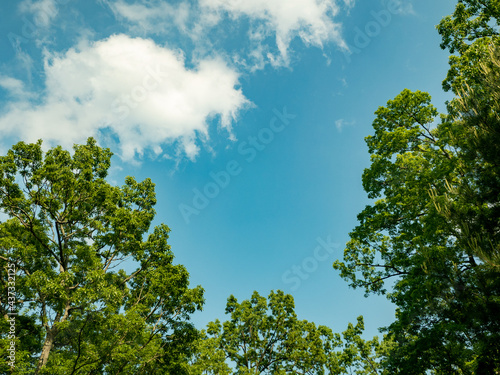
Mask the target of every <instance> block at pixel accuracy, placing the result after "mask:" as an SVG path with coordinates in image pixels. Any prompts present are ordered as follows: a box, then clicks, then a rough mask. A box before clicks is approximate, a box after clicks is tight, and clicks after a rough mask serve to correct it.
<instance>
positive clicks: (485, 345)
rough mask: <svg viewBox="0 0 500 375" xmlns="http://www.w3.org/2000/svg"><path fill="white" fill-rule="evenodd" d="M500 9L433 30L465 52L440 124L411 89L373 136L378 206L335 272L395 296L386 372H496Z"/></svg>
mask: <svg viewBox="0 0 500 375" xmlns="http://www.w3.org/2000/svg"><path fill="white" fill-rule="evenodd" d="M499 4H500V2H498V1H474V0H468V1H466V0H464V1H459V3H458V5H457V8H456V10H455V13H454V14H453V15H452V16H450V17H446V18H445V19H444V20H443V21H442V22H441V23H440V25H439V26H438V30H439V32H440V33H441V35H442V36H443V44H442V46H443V47H447V48H450V51H451V52H452V53H453V52H456V53H458V55H457V56H452V57H451V58H450V71H449V74H448V77H447V79H446V80H445V82H444V87H445V88H446V89H451V90H452V91H453V92H454V93H455V94H456V95H457V98H456V99H454V100H453V101H451V102H450V103H448V114H447V115H441V121H440V122H438V121H436V120H437V117H438V113H437V110H436V109H435V108H434V107H433V106H432V104H431V98H430V96H429V95H428V94H427V93H423V92H420V91H417V92H411V91H409V90H404V91H403V92H401V93H400V94H399V95H398V96H397V97H396V98H395V99H394V100H390V101H388V103H387V106H386V107H381V108H379V109H378V110H377V111H376V112H375V114H376V119H375V121H374V123H373V126H374V129H375V134H374V135H372V136H369V137H367V138H366V141H367V144H368V148H369V152H370V154H371V166H370V167H369V168H368V169H366V170H365V172H364V174H363V186H364V188H365V190H366V191H367V192H368V196H369V198H372V199H375V201H374V203H373V204H371V205H369V206H367V207H366V208H365V209H364V210H363V211H362V212H361V213H360V214H359V216H358V219H359V225H358V226H357V227H356V228H355V229H354V230H353V232H352V233H351V234H350V237H351V239H350V241H349V242H348V244H347V246H346V249H345V252H344V259H343V261H336V262H335V263H334V268H336V269H338V270H340V273H341V276H342V277H344V278H345V279H347V280H349V281H350V285H351V286H352V287H355V288H357V287H361V288H364V289H365V292H366V293H381V294H385V293H387V291H388V290H390V293H388V298H390V299H391V301H393V302H394V303H395V304H396V306H397V313H396V320H395V322H394V323H393V324H391V325H390V326H389V327H387V328H386V331H387V336H386V340H387V341H386V342H387V343H388V346H387V347H388V348H389V347H390V350H388V351H387V352H386V353H385V354H384V357H385V358H384V360H383V365H384V368H385V370H386V371H388V372H389V373H391V374H423V373H427V372H429V371H430V372H432V373H436V374H494V373H500V346H499V345H498V342H500V321H499V319H498V317H499V316H500V277H499V276H500V268H499V259H500V256H499V254H500V248H499V235H500V223H499V213H500V211H499V210H500V176H499V168H500V163H499V162H500V152H499V151H500V150H499V144H500V143H499V141H500V127H499V125H500V124H499V115H498V114H499V110H500V107H499V101H498V98H499V94H498V88H499V87H500V85H499V83H500V80H499V77H500V69H499V68H500V62H499V61H500V60H499V59H498V57H499V53H498V51H499V49H498V38H497V33H498V32H497V31H498V20H499V15H500V7H499ZM388 279H390V280H393V284H391V287H390V288H389V287H388V286H387V282H386V280H388ZM389 343H391V344H390V345H389Z"/></svg>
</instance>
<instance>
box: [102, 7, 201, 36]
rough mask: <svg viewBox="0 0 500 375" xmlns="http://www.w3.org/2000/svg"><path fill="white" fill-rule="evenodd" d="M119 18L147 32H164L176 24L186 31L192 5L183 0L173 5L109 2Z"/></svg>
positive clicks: (138, 29)
mask: <svg viewBox="0 0 500 375" xmlns="http://www.w3.org/2000/svg"><path fill="white" fill-rule="evenodd" d="M108 5H109V7H110V8H111V10H112V11H113V13H114V14H115V16H116V17H117V18H121V19H123V20H125V21H127V22H129V23H131V24H132V25H134V26H135V27H136V28H137V29H136V30H135V31H142V32H146V33H162V32H165V31H168V28H170V27H172V26H176V27H177V28H178V29H179V30H180V31H184V32H186V31H187V29H186V27H187V26H186V23H187V21H188V19H189V17H190V14H191V12H190V6H189V4H188V3H185V2H181V3H179V4H177V5H172V4H169V3H167V2H163V1H160V2H156V3H154V4H153V3H151V2H148V3H138V2H135V3H133V4H129V3H127V2H126V1H124V0H116V1H114V2H109V3H108Z"/></svg>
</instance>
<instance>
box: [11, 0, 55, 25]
mask: <svg viewBox="0 0 500 375" xmlns="http://www.w3.org/2000/svg"><path fill="white" fill-rule="evenodd" d="M19 10H20V11H21V12H23V13H30V14H33V23H34V25H35V27H48V26H49V25H50V24H51V22H52V21H53V20H54V18H55V17H56V16H57V13H58V10H57V5H56V0H38V1H37V0H24V1H22V2H21V3H20V4H19Z"/></svg>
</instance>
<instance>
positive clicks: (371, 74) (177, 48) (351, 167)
mask: <svg viewBox="0 0 500 375" xmlns="http://www.w3.org/2000/svg"><path fill="white" fill-rule="evenodd" d="M454 5H455V1H451V0H441V1H431V0H420V1H418V2H417V1H410V0H344V1H340V0H337V1H335V0H265V1H264V0H251V1H243V0H197V1H195V0H193V1H185V0H184V1H182V0H181V1H160V0H150V1H146V0H135V1H132V0H94V1H83V0H23V1H16V2H2V4H1V5H0V36H1V38H0V51H1V54H0V134H1V137H0V151H1V152H2V153H4V152H5V151H6V150H7V149H8V148H9V147H10V146H11V145H12V144H13V143H15V142H17V141H19V140H25V141H35V140H37V139H39V138H42V139H43V140H44V142H45V147H49V146H51V145H55V144H61V145H63V146H64V147H67V148H70V147H71V146H72V144H74V143H83V142H85V140H86V138H87V137H89V136H93V137H95V138H96V139H98V141H99V143H100V144H101V145H102V146H106V147H110V148H111V149H112V151H113V152H114V153H115V156H114V157H113V167H112V169H111V171H110V176H109V179H110V181H112V182H114V183H117V184H121V183H122V182H123V179H124V177H125V176H126V175H132V176H135V177H136V178H137V179H141V180H142V179H144V178H147V177H150V178H152V179H153V181H154V182H155V183H156V189H157V195H158V204H157V207H156V209H157V218H156V221H155V223H160V222H164V223H166V224H167V225H169V227H170V228H171V229H172V232H171V238H170V244H171V245H172V249H173V251H174V254H175V255H176V261H177V262H179V263H181V264H184V265H185V266H186V267H187V269H188V271H189V272H190V274H191V282H192V284H194V285H198V284H201V285H202V286H203V287H204V288H205V290H206V292H205V296H206V305H205V308H204V311H203V312H201V313H197V314H196V315H195V316H194V321H195V322H196V324H197V325H198V327H199V328H202V327H203V326H204V325H205V324H206V323H207V322H208V321H211V320H214V319H215V318H221V319H223V318H224V307H225V301H226V299H227V297H228V296H229V295H230V294H234V295H235V296H236V297H237V298H238V299H240V300H242V299H246V298H249V297H250V295H251V293H252V291H254V290H257V291H259V292H260V293H261V294H263V295H267V294H268V293H269V291H270V290H272V289H274V290H276V289H282V290H284V291H285V292H287V293H291V294H292V295H293V296H294V297H295V302H296V311H297V313H298V315H299V317H300V318H302V319H308V320H312V321H314V322H316V323H318V324H325V325H328V326H330V327H332V328H333V329H334V330H336V331H341V330H344V329H345V327H346V325H347V323H348V322H349V321H351V322H353V321H355V319H356V317H357V316H358V315H364V317H365V326H366V332H367V334H368V335H375V334H377V328H378V327H380V326H383V325H386V324H389V323H390V322H391V321H392V320H393V316H394V308H393V306H391V305H390V304H389V303H388V302H387V301H386V300H385V298H384V297H369V298H364V297H363V293H362V291H357V290H351V289H349V288H348V286H347V284H346V282H344V281H343V280H342V279H341V278H340V277H339V276H338V274H337V272H336V271H334V270H333V269H332V263H333V261H334V260H336V259H337V258H341V256H342V251H343V245H344V244H345V243H346V241H347V240H348V234H349V232H350V231H351V230H352V229H353V228H354V226H355V225H356V215H357V214H358V213H359V212H360V211H361V210H362V209H363V207H364V206H365V205H366V204H368V203H369V200H368V199H367V198H366V194H365V193H364V192H363V189H362V186H361V174H362V172H363V169H364V168H366V167H367V166H368V165H369V155H368V151H367V147H366V146H365V143H364V137H365V136H367V135H369V134H371V133H372V128H371V123H372V121H373V119H374V115H373V112H374V111H375V110H376V109H377V107H378V106H381V105H385V103H386V102H387V100H389V99H392V98H394V96H396V95H397V94H398V93H399V92H400V91H402V90H403V89H405V88H408V89H410V90H422V91H427V92H429V93H430V94H431V95H432V96H433V101H434V104H435V105H436V106H437V107H438V108H439V109H440V110H442V111H443V110H444V105H443V103H444V101H445V100H446V99H449V95H448V94H446V93H444V92H443V91H442V89H441V81H442V80H443V79H444V77H445V74H446V71H447V59H448V56H447V53H446V52H444V51H442V50H441V49H440V48H439V42H440V38H439V35H438V34H437V32H436V30H435V25H436V24H437V23H438V22H439V20H440V19H441V18H442V17H444V16H446V15H448V14H451V12H452V11H453V8H454Z"/></svg>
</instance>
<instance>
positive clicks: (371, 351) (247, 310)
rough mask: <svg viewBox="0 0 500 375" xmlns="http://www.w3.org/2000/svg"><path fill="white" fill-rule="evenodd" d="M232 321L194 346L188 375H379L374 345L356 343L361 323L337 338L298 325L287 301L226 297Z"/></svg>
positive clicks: (210, 329) (213, 327) (213, 326)
mask: <svg viewBox="0 0 500 375" xmlns="http://www.w3.org/2000/svg"><path fill="white" fill-rule="evenodd" d="M226 313H227V314H230V315H231V319H230V320H228V321H226V322H224V323H222V324H221V323H220V321H219V320H216V321H215V322H211V323H209V324H208V326H207V330H206V331H203V333H202V336H201V338H200V340H199V342H198V348H199V350H198V351H197V354H196V355H195V357H194V358H193V361H192V373H193V374H196V375H202V374H213V375H216V374H221V375H228V374H238V375H243V374H244V375H257V374H332V375H333V374H351V373H353V372H352V371H356V372H355V373H356V374H378V373H379V372H377V369H378V368H379V363H378V359H377V358H378V357H377V356H378V354H377V353H376V350H378V349H379V348H380V345H379V343H378V339H377V338H374V339H373V340H371V341H365V340H363V339H362V338H361V336H360V335H361V334H362V332H363V329H364V327H363V318H362V317H359V318H358V322H357V324H356V325H355V326H353V325H352V324H349V326H348V328H347V330H346V331H345V332H343V335H342V337H343V339H344V340H342V338H341V335H339V334H334V333H333V332H332V331H331V329H330V328H328V327H326V326H321V325H320V326H317V325H315V324H314V323H312V322H308V321H306V320H298V319H297V316H296V314H295V312H294V301H293V297H292V296H291V295H285V294H284V293H283V292H282V291H277V292H273V291H271V293H270V294H269V297H268V301H266V298H264V297H261V296H260V295H259V294H258V293H257V292H254V293H253V295H252V298H251V299H250V300H245V301H243V302H241V303H238V301H237V299H236V298H235V297H234V296H230V297H229V298H228V301H227V305H226Z"/></svg>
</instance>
